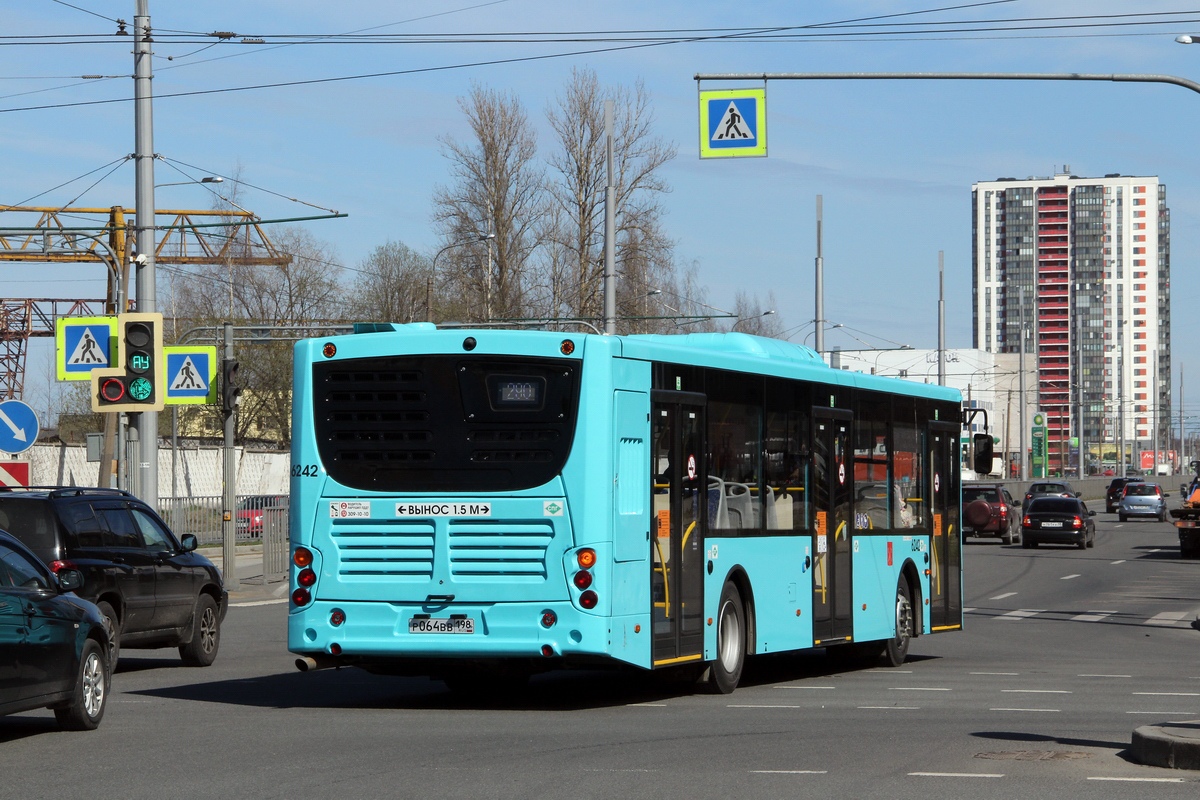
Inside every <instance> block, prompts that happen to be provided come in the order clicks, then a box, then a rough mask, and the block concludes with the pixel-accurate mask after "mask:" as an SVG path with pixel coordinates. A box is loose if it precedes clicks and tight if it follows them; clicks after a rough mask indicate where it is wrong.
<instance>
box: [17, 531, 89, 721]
mask: <svg viewBox="0 0 1200 800" xmlns="http://www.w3.org/2000/svg"><path fill="white" fill-rule="evenodd" d="M82 583H83V576H82V575H81V574H80V573H79V571H78V570H74V569H61V570H59V572H58V574H57V575H55V574H54V573H52V572H51V571H50V570H49V569H48V568H47V567H46V565H45V564H43V563H42V562H41V561H40V560H39V559H38V557H37V556H36V555H34V554H33V553H32V552H31V551H30V550H29V548H27V547H25V546H24V545H23V544H21V542H20V541H18V540H17V539H16V538H15V537H13V536H10V535H9V534H7V533H4V532H3V531H0V715H5V714H16V713H19V712H22V711H32V710H34V709H38V708H49V709H52V710H53V711H54V716H55V717H56V718H57V719H58V723H59V725H61V726H62V727H64V728H66V729H68V730H93V729H94V728H96V726H98V725H99V724H100V720H101V718H102V717H103V716H104V706H105V703H106V701H107V700H108V689H109V676H110V675H111V669H110V667H109V663H108V631H107V629H106V626H105V620H104V618H103V617H102V616H101V615H100V610H99V609H97V608H96V606H94V605H93V604H91V603H89V602H88V601H86V600H83V599H81V598H79V597H77V596H75V595H74V594H71V590H73V589H77V588H78V587H79V586H80V585H81V584H82Z"/></svg>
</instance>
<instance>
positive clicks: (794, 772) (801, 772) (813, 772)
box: [750, 769, 829, 775]
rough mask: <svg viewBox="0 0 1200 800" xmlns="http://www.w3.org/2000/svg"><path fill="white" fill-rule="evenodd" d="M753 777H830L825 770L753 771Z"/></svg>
mask: <svg viewBox="0 0 1200 800" xmlns="http://www.w3.org/2000/svg"><path fill="white" fill-rule="evenodd" d="M750 774H751V775H828V774H829V770H824V769H752V770H750Z"/></svg>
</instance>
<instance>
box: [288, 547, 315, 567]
mask: <svg viewBox="0 0 1200 800" xmlns="http://www.w3.org/2000/svg"><path fill="white" fill-rule="evenodd" d="M312 562H313V554H312V550H309V549H308V548H307V547H297V548H296V551H295V552H294V553H292V563H293V564H295V565H296V566H297V567H307V566H308V565H309V564H311V563H312Z"/></svg>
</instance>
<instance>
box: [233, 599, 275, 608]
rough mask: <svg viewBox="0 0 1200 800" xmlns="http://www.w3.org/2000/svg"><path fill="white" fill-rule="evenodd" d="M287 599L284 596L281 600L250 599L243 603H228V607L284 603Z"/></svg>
mask: <svg viewBox="0 0 1200 800" xmlns="http://www.w3.org/2000/svg"><path fill="white" fill-rule="evenodd" d="M287 601H288V598H286V597H285V598H283V599H281V600H252V601H248V602H245V603H230V604H229V607H230V608H251V607H253V606H277V605H280V604H282V603H286V602H287Z"/></svg>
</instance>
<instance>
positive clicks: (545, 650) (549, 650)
mask: <svg viewBox="0 0 1200 800" xmlns="http://www.w3.org/2000/svg"><path fill="white" fill-rule="evenodd" d="M542 655H544V656H545V657H546V658H550V657H551V656H553V655H554V648H553V647H551V646H550V645H548V644H544V645H542Z"/></svg>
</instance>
